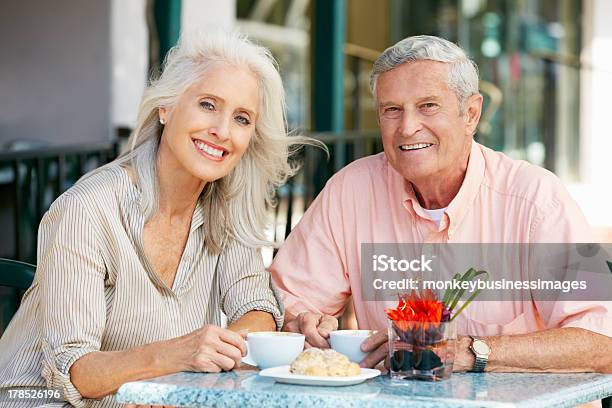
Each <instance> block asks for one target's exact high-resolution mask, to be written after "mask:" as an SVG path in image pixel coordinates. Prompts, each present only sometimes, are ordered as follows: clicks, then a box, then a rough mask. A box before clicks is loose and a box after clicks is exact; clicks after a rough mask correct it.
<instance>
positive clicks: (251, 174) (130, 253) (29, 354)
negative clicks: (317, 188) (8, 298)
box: [0, 34, 303, 407]
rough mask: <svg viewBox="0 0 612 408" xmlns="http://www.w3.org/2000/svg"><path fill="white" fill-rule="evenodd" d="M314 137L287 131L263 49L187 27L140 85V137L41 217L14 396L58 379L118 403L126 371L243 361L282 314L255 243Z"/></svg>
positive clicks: (10, 374) (79, 402) (11, 372)
mask: <svg viewBox="0 0 612 408" xmlns="http://www.w3.org/2000/svg"><path fill="white" fill-rule="evenodd" d="M302 141H303V139H299V138H288V137H287V131H286V127H285V106H284V97H283V88H282V83H281V79H280V76H279V74H278V72H277V70H276V68H275V63H274V60H273V59H272V57H271V56H270V54H269V52H268V51H267V50H266V49H264V48H262V47H259V46H256V45H253V44H252V43H250V42H248V41H247V40H245V39H243V38H241V37H239V36H237V35H227V34H215V35H207V36H202V35H191V36H184V37H183V38H182V39H181V41H180V43H179V45H178V46H177V47H176V48H174V49H173V50H172V51H171V52H170V54H169V56H168V58H167V61H166V64H165V68H164V72H163V74H162V75H161V77H160V78H159V79H158V80H156V81H154V82H153V83H152V84H151V85H150V86H149V87H148V89H147V90H146V92H145V94H144V97H143V100H142V104H141V107H140V113H139V117H138V122H137V125H136V127H135V130H134V132H133V134H132V136H131V140H130V147H131V149H130V150H129V151H128V152H127V153H125V154H123V155H122V156H120V157H119V158H118V159H117V160H115V161H114V162H112V163H110V164H108V165H106V166H104V167H102V168H100V169H97V170H95V171H94V172H92V173H90V174H88V175H86V176H85V177H84V178H82V179H81V180H80V181H79V182H78V183H77V184H76V185H75V186H74V187H72V188H71V189H70V190H68V191H67V192H66V193H64V194H63V195H62V196H61V197H59V198H58V199H57V200H56V201H55V202H54V203H53V205H52V206H51V208H50V210H49V211H48V212H47V214H46V215H45V217H44V219H43V220H42V223H41V225H40V231H39V243H38V268H37V271H36V277H35V279H34V283H33V285H32V287H31V288H30V289H29V290H28V291H27V293H26V294H25V296H24V298H23V303H22V306H21V308H20V310H19V311H18V313H17V314H16V316H15V317H14V319H13V321H12V322H11V324H10V326H9V327H8V329H7V331H6V332H5V334H4V336H3V337H2V339H1V340H0V350H2V352H1V353H0V392H1V393H2V394H3V395H2V397H4V398H6V397H7V395H6V394H7V393H8V389H15V388H17V387H25V388H32V387H49V388H53V389H58V388H59V389H61V391H62V394H63V399H64V400H65V401H66V402H49V403H48V405H46V406H54V407H61V406H69V404H72V405H74V406H76V407H114V406H118V404H117V403H116V402H114V401H113V397H112V395H111V394H113V393H114V392H116V390H117V389H118V387H119V386H120V385H121V384H123V383H125V382H128V381H134V380H139V379H146V378H151V377H156V376H160V375H164V374H170V373H176V372H179V371H201V372H218V371H221V370H231V369H232V368H234V367H236V366H237V365H239V364H240V360H241V358H242V356H244V355H245V353H246V344H245V341H244V339H243V337H242V336H241V335H240V334H238V333H237V331H239V330H241V329H249V330H251V331H257V330H275V329H276V328H279V327H281V325H282V320H283V314H282V307H281V304H280V303H279V301H278V299H277V296H276V293H275V291H274V289H273V288H272V286H271V284H270V276H269V273H268V272H267V271H266V270H265V269H264V266H263V262H262V259H261V254H260V252H259V248H260V247H261V246H262V245H265V244H266V243H267V242H266V239H265V236H264V226H265V216H266V204H267V203H270V202H271V200H272V196H271V195H272V193H273V191H274V187H276V186H277V185H279V184H280V183H282V182H283V181H284V180H285V179H286V177H287V176H289V175H290V174H291V173H292V172H293V168H292V167H291V166H290V165H289V164H288V155H289V151H290V150H291V145H292V144H295V143H298V142H300V143H301V142H302ZM226 321H227V322H228V323H229V326H227V328H224V326H225V322H226ZM6 401H7V400H6V399H5V400H4V402H5V403H6ZM9 404H10V400H9ZM14 404H15V405H14V406H19V407H26V406H38V405H42V402H41V401H26V400H19V401H17V400H15V401H14Z"/></svg>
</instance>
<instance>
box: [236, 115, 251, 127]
mask: <svg viewBox="0 0 612 408" xmlns="http://www.w3.org/2000/svg"><path fill="white" fill-rule="evenodd" d="M234 119H235V120H236V122H238V123H239V124H241V125H244V126H247V125H250V124H251V121H250V120H249V118H247V117H246V116H236V117H235V118H234Z"/></svg>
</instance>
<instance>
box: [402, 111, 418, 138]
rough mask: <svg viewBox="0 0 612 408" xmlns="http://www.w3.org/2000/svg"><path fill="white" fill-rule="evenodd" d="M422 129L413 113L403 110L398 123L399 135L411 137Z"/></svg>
mask: <svg viewBox="0 0 612 408" xmlns="http://www.w3.org/2000/svg"><path fill="white" fill-rule="evenodd" d="M422 129H423V123H422V122H421V120H420V118H419V117H418V115H417V114H416V113H415V112H411V111H410V110H404V111H403V112H402V120H401V123H400V129H399V130H400V133H401V134H402V135H403V136H412V135H414V134H415V133H417V132H418V131H420V130H422Z"/></svg>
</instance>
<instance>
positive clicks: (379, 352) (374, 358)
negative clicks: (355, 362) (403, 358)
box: [359, 343, 389, 368]
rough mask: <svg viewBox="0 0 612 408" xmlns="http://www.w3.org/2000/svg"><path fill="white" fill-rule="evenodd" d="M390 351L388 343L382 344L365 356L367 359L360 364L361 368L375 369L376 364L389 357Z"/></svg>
mask: <svg viewBox="0 0 612 408" xmlns="http://www.w3.org/2000/svg"><path fill="white" fill-rule="evenodd" d="M388 349H389V347H388V345H387V343H384V344H382V345H381V346H380V347H378V348H377V349H376V350H374V351H373V352H371V353H370V354H368V355H367V356H365V358H364V359H363V360H362V361H361V363H359V366H360V367H364V368H373V367H376V364H378V363H380V362H381V361H383V360H384V359H385V358H386V357H387V350H388Z"/></svg>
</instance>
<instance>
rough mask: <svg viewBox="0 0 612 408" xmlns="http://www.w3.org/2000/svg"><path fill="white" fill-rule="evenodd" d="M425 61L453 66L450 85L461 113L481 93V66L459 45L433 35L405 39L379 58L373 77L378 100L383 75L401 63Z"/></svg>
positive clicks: (371, 85)
mask: <svg viewBox="0 0 612 408" xmlns="http://www.w3.org/2000/svg"><path fill="white" fill-rule="evenodd" d="M423 60H429V61H438V62H446V63H449V64H450V69H449V74H448V86H449V87H450V88H451V89H452V90H453V91H454V92H455V94H456V95H457V99H458V101H459V110H460V111H461V112H463V110H464V108H465V104H466V102H467V99H468V98H469V97H470V96H472V95H474V94H477V93H478V67H477V66H476V64H475V63H474V62H473V61H472V60H470V59H469V57H468V56H467V55H466V53H465V51H463V50H462V49H461V48H459V46H457V45H456V44H453V43H452V42H450V41H448V40H445V39H443V38H440V37H434V36H430V35H417V36H414V37H408V38H405V39H403V40H401V41H400V42H398V43H396V44H395V45H393V46H391V47H389V48H387V49H386V50H385V51H384V52H383V53H382V54H381V55H380V57H378V59H377V60H376V61H375V62H374V67H373V68H372V73H371V74H370V90H371V91H372V94H373V95H374V96H375V97H376V81H377V80H378V77H379V76H380V75H381V74H383V73H385V72H387V71H391V70H392V69H394V68H396V67H398V66H400V65H402V64H405V63H410V62H416V61H423Z"/></svg>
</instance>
